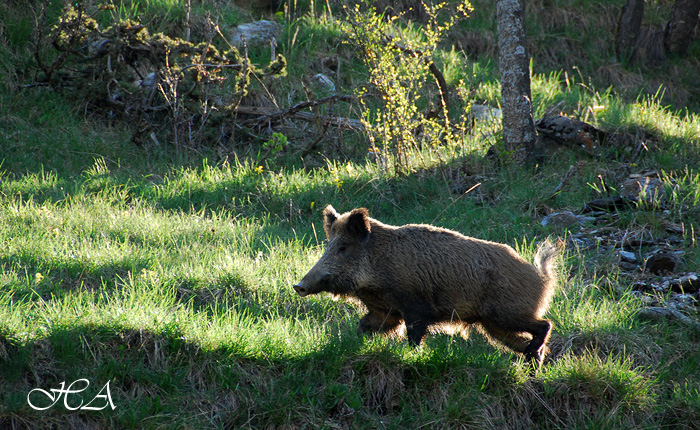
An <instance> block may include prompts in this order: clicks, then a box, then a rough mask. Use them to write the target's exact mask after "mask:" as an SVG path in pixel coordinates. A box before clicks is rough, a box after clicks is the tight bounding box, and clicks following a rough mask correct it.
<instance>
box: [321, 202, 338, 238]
mask: <svg viewBox="0 0 700 430" xmlns="http://www.w3.org/2000/svg"><path fill="white" fill-rule="evenodd" d="M337 219H338V212H336V211H335V209H334V208H333V206H331V205H328V206H326V208H325V209H324V210H323V230H325V232H326V237H330V236H331V226H332V225H333V223H334V222H335V220H337Z"/></svg>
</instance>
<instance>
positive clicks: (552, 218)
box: [540, 211, 595, 228]
mask: <svg viewBox="0 0 700 430" xmlns="http://www.w3.org/2000/svg"><path fill="white" fill-rule="evenodd" d="M594 220H595V218H592V217H587V216H583V215H574V213H573V212H571V211H563V212H556V213H553V214H551V215H547V216H546V217H544V218H543V219H542V221H541V222H540V224H542V225H543V226H548V225H552V226H555V227H564V228H570V227H574V226H577V225H581V224H583V223H586V222H589V221H594Z"/></svg>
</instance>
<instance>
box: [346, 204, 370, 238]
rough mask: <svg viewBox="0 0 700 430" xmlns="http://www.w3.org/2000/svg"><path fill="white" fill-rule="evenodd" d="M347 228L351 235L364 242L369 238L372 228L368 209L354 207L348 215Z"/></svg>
mask: <svg viewBox="0 0 700 430" xmlns="http://www.w3.org/2000/svg"><path fill="white" fill-rule="evenodd" d="M347 229H348V233H350V236H352V237H355V238H358V239H360V241H362V242H364V241H365V240H367V239H369V234H370V232H371V228H370V225H369V212H367V209H365V208H359V209H353V210H352V211H351V212H350V215H349V216H348V223H347Z"/></svg>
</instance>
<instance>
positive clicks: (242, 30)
mask: <svg viewBox="0 0 700 430" xmlns="http://www.w3.org/2000/svg"><path fill="white" fill-rule="evenodd" d="M281 32H282V26H281V25H280V24H278V23H276V22H274V21H267V20H264V19H263V20H260V21H254V22H249V23H246V24H241V25H239V26H238V27H236V28H233V29H231V31H230V32H229V37H230V38H231V44H232V45H234V46H242V45H243V41H244V40H245V43H246V45H248V46H253V45H264V44H269V43H270V42H273V41H276V40H277V39H278V38H279V35H280V33H281Z"/></svg>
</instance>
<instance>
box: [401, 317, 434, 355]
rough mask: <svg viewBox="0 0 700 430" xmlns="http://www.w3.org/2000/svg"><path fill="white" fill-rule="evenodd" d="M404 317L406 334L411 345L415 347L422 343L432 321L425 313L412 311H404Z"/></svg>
mask: <svg viewBox="0 0 700 430" xmlns="http://www.w3.org/2000/svg"><path fill="white" fill-rule="evenodd" d="M403 317H404V320H405V321H406V336H407V337H408V343H409V345H411V346H414V347H415V346H418V345H420V343H421V341H422V340H423V336H425V333H426V332H427V331H428V327H429V326H430V324H431V323H432V321H431V320H430V319H429V318H427V317H426V316H425V315H422V314H420V313H415V312H412V311H408V312H406V311H405V312H403Z"/></svg>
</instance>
